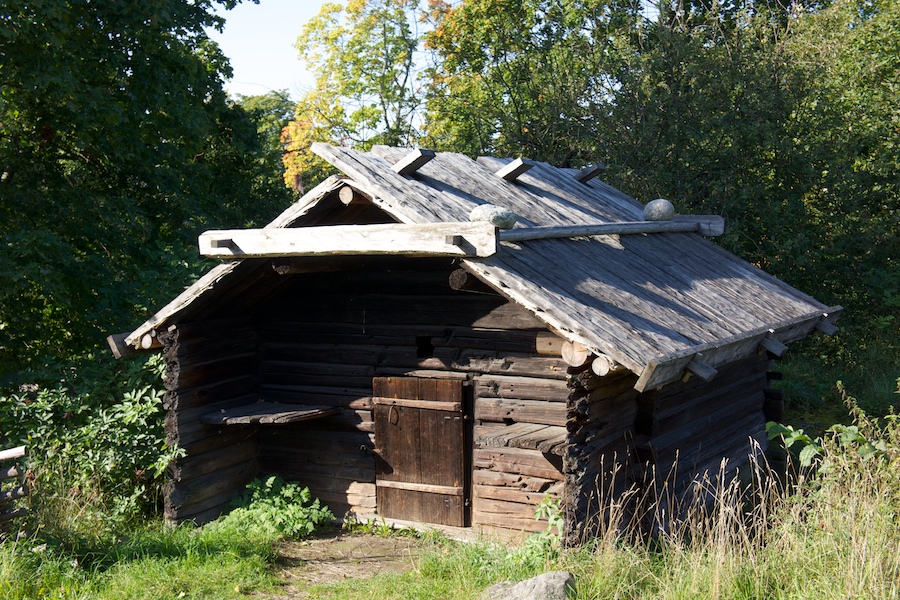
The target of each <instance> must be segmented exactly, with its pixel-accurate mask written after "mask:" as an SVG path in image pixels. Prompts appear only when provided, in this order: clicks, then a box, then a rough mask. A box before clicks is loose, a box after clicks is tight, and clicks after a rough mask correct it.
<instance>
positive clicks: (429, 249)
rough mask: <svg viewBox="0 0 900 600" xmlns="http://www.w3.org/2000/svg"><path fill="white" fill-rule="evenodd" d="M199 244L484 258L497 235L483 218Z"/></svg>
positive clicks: (213, 252) (211, 250) (261, 252)
mask: <svg viewBox="0 0 900 600" xmlns="http://www.w3.org/2000/svg"><path fill="white" fill-rule="evenodd" d="M448 239H449V240H451V241H449V243H448ZM198 244H199V246H200V254H201V255H203V256H215V257H219V258H277V257H284V256H340V255H344V256H353V255H392V256H452V257H488V256H492V255H493V254H495V253H496V252H497V233H496V229H495V228H494V226H493V225H492V224H490V223H483V222H456V223H416V224H400V223H389V224H376V225H328V226H324V227H290V228H285V229H275V228H265V229H230V230H217V231H206V232H204V233H202V234H201V235H200V238H199V240H198Z"/></svg>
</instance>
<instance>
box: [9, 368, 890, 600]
mask: <svg viewBox="0 0 900 600" xmlns="http://www.w3.org/2000/svg"><path fill="white" fill-rule="evenodd" d="M895 385H896V383H895ZM846 400H847V402H848V404H849V406H850V407H851V415H852V419H851V420H852V421H853V423H854V426H855V429H853V435H849V434H846V435H833V436H826V437H825V438H823V439H822V440H820V443H821V446H822V450H821V453H820V454H819V455H818V457H817V462H816V463H814V464H813V465H812V466H811V467H810V468H808V469H802V468H797V469H796V470H795V471H793V472H794V473H795V474H794V476H793V477H792V478H791V480H790V481H791V482H790V485H785V484H783V483H782V482H783V481H784V478H779V477H775V476H770V475H769V474H766V473H765V467H764V466H761V467H760V471H759V472H760V473H762V474H763V475H765V476H756V477H752V478H747V477H745V478H744V481H745V482H746V481H751V480H752V481H753V484H752V485H750V487H746V486H743V487H742V484H740V483H739V482H738V481H737V480H735V481H733V482H731V483H730V484H728V485H725V484H723V483H716V484H713V483H710V484H709V487H708V488H706V489H702V490H701V491H702V492H703V493H702V494H700V496H703V497H708V496H709V495H713V496H715V499H716V501H715V502H714V503H713V504H712V505H708V504H700V503H696V504H690V503H689V504H687V505H683V506H679V507H676V508H677V510H670V511H669V514H677V515H679V518H678V519H677V520H670V521H667V522H666V523H665V526H664V527H661V529H660V530H661V531H662V533H660V534H659V535H658V536H657V537H656V538H655V539H654V540H653V543H647V542H646V541H642V539H641V537H640V536H639V535H637V533H636V532H635V531H634V530H629V528H628V526H627V524H626V523H625V522H624V520H623V519H622V516H621V514H620V512H617V510H616V506H618V505H613V506H610V507H607V508H608V511H609V512H608V514H610V523H609V527H607V528H606V530H605V531H604V532H603V533H602V534H601V535H600V536H599V537H598V538H596V539H594V540H592V541H591V542H590V543H589V544H585V545H584V546H583V547H580V548H574V549H563V548H560V547H559V545H558V539H556V538H555V537H554V536H553V535H550V534H545V535H543V536H537V537H533V538H531V539H530V540H529V541H528V542H527V543H526V544H524V545H522V546H520V547H509V546H506V545H502V544H499V543H492V542H489V541H487V540H483V541H481V542H477V543H469V544H463V543H456V542H453V541H451V540H448V539H445V538H442V537H440V536H428V537H426V538H425V539H423V540H422V542H421V543H423V544H425V545H427V547H428V551H427V552H426V553H425V554H424V555H423V556H422V557H421V558H420V559H419V562H418V565H417V567H416V568H415V569H414V570H413V571H411V572H408V573H405V574H402V575H380V576H376V577H372V578H370V579H364V580H346V581H341V582H338V583H334V584H329V585H318V586H313V587H311V588H310V589H309V590H306V592H307V593H308V594H309V596H310V597H312V598H336V599H347V600H349V599H356V598H379V599H428V598H435V599H437V598H442V599H443V598H450V599H453V598H458V599H462V598H467V599H468V598H473V597H477V596H478V595H479V594H480V593H481V592H482V591H483V590H484V589H485V588H487V587H488V586H490V585H492V584H494V583H497V582H500V581H503V580H521V579H526V578H528V577H531V576H534V575H536V574H539V573H541V572H546V571H551V570H557V569H565V570H569V571H572V572H573V573H574V574H575V575H576V581H577V587H578V589H577V598H578V599H584V600H587V599H601V598H604V599H605V598H621V599H682V598H683V599H691V600H693V599H704V598H709V599H714V598H733V599H748V600H749V599H770V598H783V599H794V598H796V599H801V598H813V597H815V598H822V599H826V600H827V599H832V598H833V599H839V598H840V599H844V598H867V599H868V598H872V599H879V598H900V476H898V473H900V419H898V418H896V417H894V416H893V415H892V414H890V413H889V414H888V415H887V416H885V417H883V418H882V419H881V420H877V419H873V418H869V417H868V416H867V415H866V414H865V413H864V412H863V411H861V410H859V409H857V408H856V404H855V402H854V401H853V400H852V399H851V398H847V399H846ZM41 492H42V493H41V494H40V495H36V497H35V498H34V499H33V502H34V503H36V504H33V506H32V508H33V510H34V513H35V516H37V517H40V521H41V522H43V523H44V526H42V527H40V528H35V530H34V533H33V534H32V535H31V536H30V537H27V538H24V539H21V540H18V541H14V540H7V541H5V542H3V543H0V598H4V599H9V600H25V599H29V600H32V599H39V598H48V599H88V598H91V599H98V600H105V599H110V600H111V599H114V598H115V599H125V600H128V599H147V600H156V599H169V598H172V599H175V598H194V599H201V598H210V599H213V598H215V599H229V598H246V597H248V596H252V595H254V594H257V593H277V588H278V585H279V581H278V579H277V578H276V576H275V575H274V569H273V565H274V560H275V558H276V550H275V547H276V546H275V544H276V542H277V536H275V534H265V535H263V534H259V535H248V531H250V529H248V527H247V526H246V523H242V522H240V520H239V519H234V518H232V519H222V520H220V521H219V522H217V523H216V524H215V525H212V526H207V527H202V528H192V527H178V528H169V527H167V526H165V525H163V524H162V523H159V522H152V523H144V524H141V523H134V522H122V521H117V520H116V519H115V518H114V516H111V515H108V514H107V515H106V516H103V515H99V516H98V513H102V512H103V511H104V510H108V506H109V504H108V503H103V502H102V501H101V500H102V498H98V497H97V496H96V495H94V494H91V493H88V492H87V491H85V490H81V492H80V493H79V494H78V495H77V496H75V497H72V496H71V494H70V493H69V494H68V495H67V486H65V485H62V484H60V485H59V486H58V489H53V488H44V489H42V490H41ZM39 498H40V499H43V500H40V501H39V500H38V499H39ZM41 502H43V504H41ZM710 506H712V508H710ZM303 518H304V519H305V518H307V517H305V516H304V517H303Z"/></svg>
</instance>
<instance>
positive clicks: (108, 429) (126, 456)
mask: <svg viewBox="0 0 900 600" xmlns="http://www.w3.org/2000/svg"><path fill="white" fill-rule="evenodd" d="M162 369H163V363H162V359H161V357H159V356H158V355H154V356H151V357H150V358H149V359H145V360H144V361H125V362H112V361H111V360H107V361H106V362H101V361H99V360H98V361H96V362H87V363H82V364H81V365H79V366H77V367H57V368H47V369H45V370H44V371H43V372H34V373H32V377H33V379H32V381H34V382H35V383H30V384H27V385H23V386H21V387H20V388H19V390H17V391H16V393H9V394H5V395H0V430H2V431H3V433H4V436H5V440H6V443H8V444H10V445H19V444H22V445H26V446H27V447H28V452H29V458H28V464H29V467H30V469H31V474H32V475H31V476H32V477H33V479H32V482H31V484H32V487H33V488H35V490H34V492H35V493H34V494H32V499H31V502H32V509H33V510H32V512H33V513H34V515H33V517H34V519H35V520H36V521H39V523H36V525H40V526H46V527H59V526H62V525H63V524H65V523H67V522H69V521H70V520H71V521H73V522H74V521H81V522H82V523H84V524H85V525H87V527H86V528H85V531H91V530H92V529H94V530H95V527H94V525H93V519H92V518H88V517H86V516H85V511H88V512H90V513H92V515H93V516H94V517H96V518H98V519H101V520H103V521H107V522H115V521H122V520H128V519H133V518H136V517H138V516H140V515H146V514H148V513H149V512H152V511H153V510H154V509H155V508H156V506H157V503H158V500H159V496H160V488H161V485H162V475H163V473H164V472H165V469H166V467H167V465H168V464H169V462H170V461H171V460H172V459H173V458H175V457H177V456H179V455H180V454H181V453H182V451H181V450H179V449H178V448H171V447H169V446H167V445H166V443H165V432H164V428H163V419H162V396H163V390H162V385H161V381H160V379H161V374H162Z"/></svg>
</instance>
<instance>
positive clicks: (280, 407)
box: [200, 400, 343, 425]
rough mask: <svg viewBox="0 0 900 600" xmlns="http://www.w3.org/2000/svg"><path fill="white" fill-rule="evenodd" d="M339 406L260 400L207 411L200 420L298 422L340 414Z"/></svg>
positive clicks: (268, 422) (215, 422)
mask: <svg viewBox="0 0 900 600" xmlns="http://www.w3.org/2000/svg"><path fill="white" fill-rule="evenodd" d="M342 410H343V409H342V408H341V407H339V406H319V405H315V404H281V403H279V402H267V401H264V400H260V401H259V402H257V403H255V404H246V405H244V406H238V407H235V408H229V409H222V410H218V411H216V412H211V413H206V414H205V415H203V416H201V417H200V421H201V422H203V423H206V424H207V425H253V424H257V423H259V424H263V425H268V424H276V423H296V422H298V421H310V420H312V419H321V418H323V417H330V416H331V415H337V414H340V413H341V411H342Z"/></svg>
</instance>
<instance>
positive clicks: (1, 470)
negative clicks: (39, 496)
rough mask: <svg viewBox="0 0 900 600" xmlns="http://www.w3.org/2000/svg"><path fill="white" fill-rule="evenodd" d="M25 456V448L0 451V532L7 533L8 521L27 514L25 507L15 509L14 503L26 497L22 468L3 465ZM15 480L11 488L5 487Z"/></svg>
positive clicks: (26, 490) (26, 488) (15, 465)
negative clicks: (10, 480)
mask: <svg viewBox="0 0 900 600" xmlns="http://www.w3.org/2000/svg"><path fill="white" fill-rule="evenodd" d="M24 456H25V446H19V447H18V448H11V449H9V450H0V532H5V531H9V526H10V521H12V520H13V519H16V518H18V517H22V516H25V515H26V514H28V509H26V508H25V507H16V506H15V505H14V502H15V501H16V500H18V499H19V498H24V497H25V496H27V495H28V486H27V485H25V483H24V481H23V480H22V475H23V472H22V468H21V467H20V466H19V465H17V464H14V465H12V466H8V465H4V464H3V463H7V462H9V461H13V460H16V459H19V458H22V457H24ZM9 479H15V480H16V482H14V483H13V485H12V486H8V485H7V483H6V482H7V480H9Z"/></svg>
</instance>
